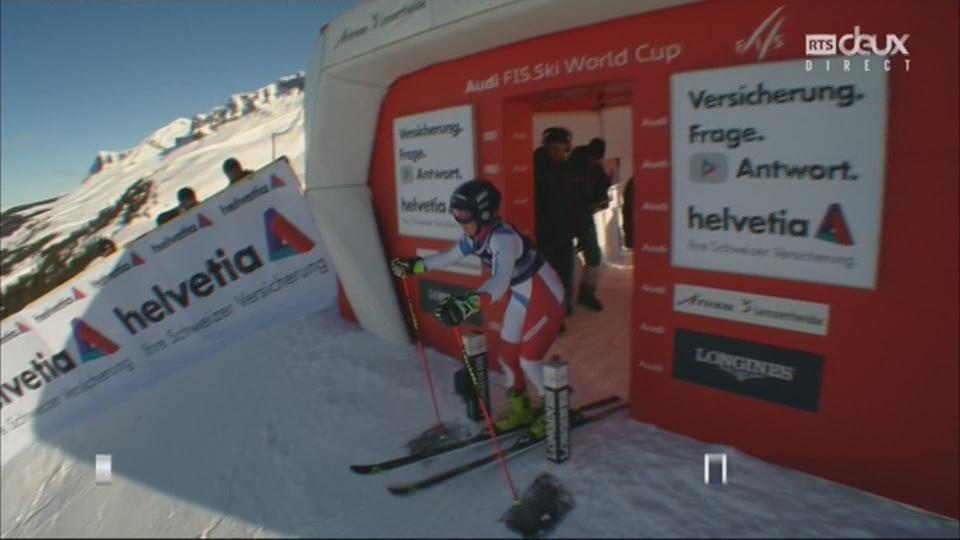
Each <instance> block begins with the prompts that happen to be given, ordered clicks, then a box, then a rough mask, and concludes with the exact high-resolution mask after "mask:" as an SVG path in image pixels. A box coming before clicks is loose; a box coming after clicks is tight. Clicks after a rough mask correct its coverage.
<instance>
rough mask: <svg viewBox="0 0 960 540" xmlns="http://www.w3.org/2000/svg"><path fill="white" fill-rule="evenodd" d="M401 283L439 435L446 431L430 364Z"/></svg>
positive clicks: (415, 315)
mask: <svg viewBox="0 0 960 540" xmlns="http://www.w3.org/2000/svg"><path fill="white" fill-rule="evenodd" d="M400 281H401V282H403V296H404V298H405V299H406V300H407V309H408V310H409V311H410V324H412V325H413V335H414V337H415V338H416V339H417V346H418V348H419V349H420V361H421V362H422V363H423V372H424V373H425V374H426V376H427V387H428V388H430V400H431V401H432V402H433V414H434V415H435V416H436V418H437V429H438V430H439V431H440V434H441V435H444V434H445V433H446V432H447V430H446V429H445V428H444V427H443V423H442V422H441V421H440V408H439V407H437V394H436V393H435V392H434V391H433V378H432V377H431V376H430V364H428V363H427V353H426V352H425V351H424V350H423V339H422V338H421V337H420V324H419V323H418V322H417V312H416V310H414V309H413V300H411V299H410V289H409V287H407V278H406V277H403V278H400Z"/></svg>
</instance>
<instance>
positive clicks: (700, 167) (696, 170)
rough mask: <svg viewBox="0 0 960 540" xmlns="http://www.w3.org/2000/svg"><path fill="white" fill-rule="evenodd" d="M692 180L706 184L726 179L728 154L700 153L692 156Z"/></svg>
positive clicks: (717, 182)
mask: <svg viewBox="0 0 960 540" xmlns="http://www.w3.org/2000/svg"><path fill="white" fill-rule="evenodd" d="M690 180H693V181H694V182H701V183H704V184H719V183H720V182H724V181H726V180H727V156H726V154H713V153H699V154H694V155H693V156H691V157H690Z"/></svg>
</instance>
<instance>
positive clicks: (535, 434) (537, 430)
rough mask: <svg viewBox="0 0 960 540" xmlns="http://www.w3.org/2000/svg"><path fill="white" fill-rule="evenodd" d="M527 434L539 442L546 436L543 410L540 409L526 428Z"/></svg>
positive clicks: (545, 412) (545, 415)
mask: <svg viewBox="0 0 960 540" xmlns="http://www.w3.org/2000/svg"><path fill="white" fill-rule="evenodd" d="M527 433H529V434H530V437H531V438H532V439H534V440H540V439H542V438H544V437H546V436H547V411H546V409H544V408H542V407H541V408H540V409H539V410H538V411H537V413H536V415H535V418H534V419H533V422H531V424H530V427H528V428H527Z"/></svg>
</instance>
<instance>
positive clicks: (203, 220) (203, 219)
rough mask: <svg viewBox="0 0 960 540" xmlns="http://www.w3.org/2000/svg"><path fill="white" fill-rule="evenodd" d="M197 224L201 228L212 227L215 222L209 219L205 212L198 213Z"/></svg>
mask: <svg viewBox="0 0 960 540" xmlns="http://www.w3.org/2000/svg"><path fill="white" fill-rule="evenodd" d="M197 226H198V227H200V228H201V229H205V228H207V227H212V226H213V222H212V221H210V220H209V219H207V216H205V215H203V214H197Z"/></svg>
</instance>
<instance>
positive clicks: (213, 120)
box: [82, 71, 306, 183]
mask: <svg viewBox="0 0 960 540" xmlns="http://www.w3.org/2000/svg"><path fill="white" fill-rule="evenodd" d="M305 77H306V76H305V73H304V72H303V71H300V72H297V73H295V74H293V75H287V76H285V77H281V78H280V79H278V80H277V81H275V82H273V83H270V84H268V85H266V86H264V87H262V88H259V89H257V90H255V91H253V92H246V93H241V94H233V95H232V96H230V99H229V100H227V102H226V104H224V105H219V106H217V107H214V108H213V109H212V110H211V111H210V112H209V113H197V114H195V115H193V117H192V118H189V119H187V118H178V119H176V120H174V121H173V122H171V123H169V124H167V125H166V126H164V127H162V128H160V129H158V130H157V131H155V132H154V133H153V134H152V135H150V136H149V137H147V138H146V139H145V140H144V141H143V142H142V143H140V144H139V145H138V146H137V147H135V148H133V149H130V150H126V151H123V152H113V151H107V150H101V151H100V152H97V155H96V156H95V157H94V159H93V164H92V165H90V169H89V171H88V173H87V176H86V177H85V178H84V179H83V181H82V183H86V181H87V180H88V179H90V177H91V176H94V175H96V174H97V173H100V172H102V171H104V170H107V169H109V168H111V167H114V166H116V165H118V164H120V163H125V162H127V161H129V160H131V159H135V158H136V157H137V156H136V151H137V149H141V148H144V147H149V148H152V149H155V150H157V151H159V152H163V153H170V152H172V151H173V150H176V149H177V148H179V147H181V146H183V145H185V144H189V143H191V142H193V141H196V140H198V139H201V138H203V137H206V136H208V135H210V134H212V133H213V132H215V131H216V130H217V129H218V128H219V127H220V126H222V125H223V124H226V123H227V122H232V121H234V120H237V119H238V118H242V117H244V116H246V115H248V114H251V113H255V112H257V111H259V110H261V109H262V108H263V106H264V105H266V104H268V103H271V102H273V101H275V100H276V99H278V98H281V97H284V96H288V95H291V94H294V93H297V92H301V93H302V92H303V89H304V81H305Z"/></svg>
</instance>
